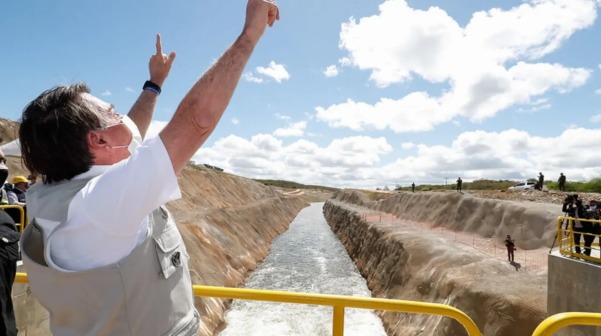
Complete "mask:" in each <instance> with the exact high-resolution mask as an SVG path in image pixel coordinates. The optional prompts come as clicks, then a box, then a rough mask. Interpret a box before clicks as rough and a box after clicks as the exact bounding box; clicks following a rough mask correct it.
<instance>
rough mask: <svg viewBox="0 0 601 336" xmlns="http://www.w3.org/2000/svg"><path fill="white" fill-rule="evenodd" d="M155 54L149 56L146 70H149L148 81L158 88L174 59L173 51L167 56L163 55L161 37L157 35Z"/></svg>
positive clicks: (161, 84) (165, 77)
mask: <svg viewBox="0 0 601 336" xmlns="http://www.w3.org/2000/svg"><path fill="white" fill-rule="evenodd" d="M156 48H157V52H156V54H154V55H152V56H150V61H149V62H148V68H149V69H150V80H151V81H152V82H153V83H155V84H157V85H158V86H163V83H164V82H165V79H167V76H168V75H169V71H170V70H171V65H172V64H173V60H174V59H175V51H172V52H171V54H169V56H167V55H165V54H163V46H162V45H161V35H159V34H157V42H156Z"/></svg>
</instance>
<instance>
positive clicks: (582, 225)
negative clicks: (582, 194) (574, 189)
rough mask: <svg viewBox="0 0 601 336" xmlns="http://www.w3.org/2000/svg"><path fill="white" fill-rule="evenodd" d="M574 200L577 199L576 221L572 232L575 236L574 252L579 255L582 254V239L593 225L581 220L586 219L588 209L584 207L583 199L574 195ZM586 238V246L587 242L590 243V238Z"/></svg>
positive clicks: (575, 208) (575, 207)
mask: <svg viewBox="0 0 601 336" xmlns="http://www.w3.org/2000/svg"><path fill="white" fill-rule="evenodd" d="M574 199H575V206H574V218H575V219H574V221H573V227H572V232H573V235H574V250H575V252H576V253H577V254H580V253H581V251H582V250H581V245H580V239H581V238H582V236H583V234H584V233H587V232H589V231H590V229H589V227H590V226H591V223H590V222H587V221H584V220H580V219H586V209H585V208H584V205H583V204H582V199H580V198H578V197H577V195H574ZM586 236H587V235H584V243H585V245H586V242H587V241H588V238H587V237H586ZM589 246H590V245H589ZM589 251H590V249H589Z"/></svg>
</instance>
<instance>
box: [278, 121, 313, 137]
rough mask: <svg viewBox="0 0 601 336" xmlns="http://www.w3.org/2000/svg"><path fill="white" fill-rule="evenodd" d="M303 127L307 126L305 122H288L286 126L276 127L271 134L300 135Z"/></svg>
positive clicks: (302, 133)
mask: <svg viewBox="0 0 601 336" xmlns="http://www.w3.org/2000/svg"><path fill="white" fill-rule="evenodd" d="M305 128H307V122H306V121H299V122H296V123H290V124H289V125H288V127H285V128H278V129H276V130H275V131H274V132H273V135H274V136H277V137H300V136H303V135H304V133H305Z"/></svg>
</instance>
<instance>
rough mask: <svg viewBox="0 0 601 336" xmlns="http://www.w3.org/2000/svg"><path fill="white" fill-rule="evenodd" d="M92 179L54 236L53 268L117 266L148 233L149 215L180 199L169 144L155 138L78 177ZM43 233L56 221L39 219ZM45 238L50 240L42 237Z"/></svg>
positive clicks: (77, 196)
mask: <svg viewBox="0 0 601 336" xmlns="http://www.w3.org/2000/svg"><path fill="white" fill-rule="evenodd" d="M90 177H92V179H91V180H90V181H89V182H88V183H87V184H86V185H85V187H84V188H83V189H82V190H80V191H79V192H78V193H77V194H76V195H75V197H74V198H73V200H72V201H71V203H70V204H69V211H68V215H67V220H66V222H65V223H64V224H63V225H61V226H60V227H59V228H58V229H57V230H56V232H54V233H52V236H51V240H52V244H50V248H51V250H50V251H49V253H50V255H51V257H52V260H53V261H54V264H55V266H57V267H59V268H61V269H63V270H65V271H83V270H89V269H93V268H97V267H102V266H106V265H110V264H113V263H116V262H119V261H120V260H121V259H123V258H124V257H126V256H128V255H129V254H130V253H131V251H132V250H133V249H134V248H135V247H136V246H138V245H139V244H140V243H141V242H142V241H143V240H144V239H145V238H146V237H147V235H148V220H149V219H148V216H149V214H150V213H152V211H153V210H154V209H156V208H158V207H159V206H161V205H163V204H165V203H166V202H169V201H172V200H176V199H179V198H181V192H180V189H179V185H178V182H177V176H176V175H175V172H174V171H173V166H172V164H171V160H170V158H169V155H168V153H167V150H166V149H165V145H164V144H163V142H162V141H161V139H160V138H159V137H158V136H157V137H155V138H152V139H148V140H146V141H145V142H144V143H143V144H142V145H141V146H139V147H138V148H137V149H136V150H135V151H134V153H133V154H132V156H131V157H130V158H128V159H126V160H123V161H121V162H119V163H117V164H114V165H112V166H93V167H92V168H91V169H90V170H89V171H87V172H85V173H83V174H81V175H78V176H75V177H74V179H84V178H90ZM36 221H37V223H38V225H40V226H41V228H42V230H43V232H44V234H45V235H46V234H49V233H50V232H52V231H53V230H54V229H55V228H56V227H57V224H58V223H56V222H53V221H50V220H46V219H44V218H36ZM44 238H47V237H44Z"/></svg>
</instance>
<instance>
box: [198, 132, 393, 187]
mask: <svg viewBox="0 0 601 336" xmlns="http://www.w3.org/2000/svg"><path fill="white" fill-rule="evenodd" d="M391 150H392V147H391V146H390V145H389V144H388V143H387V142H386V139H384V138H371V137H365V136H359V137H349V138H343V139H335V140H333V141H332V142H331V143H330V144H328V145H327V146H325V147H320V146H318V145H317V144H316V143H314V142H311V141H307V140H305V139H299V140H297V141H296V142H294V143H291V144H289V145H287V146H284V145H283V143H282V141H281V140H279V139H277V138H276V137H274V136H273V135H268V134H258V135H255V136H253V137H252V138H251V139H249V140H247V139H244V138H241V137H238V136H235V135H230V136H227V137H225V138H222V139H219V140H217V141H216V142H215V144H214V145H213V146H212V147H210V148H201V149H200V150H199V151H198V152H197V153H196V155H195V156H194V158H193V159H194V160H195V161H196V162H201V163H205V162H206V163H211V164H214V165H216V166H219V167H222V168H224V169H226V170H228V171H232V172H233V173H234V174H239V175H242V176H246V177H252V178H283V179H287V180H291V181H298V182H301V183H303V182H304V183H321V184H323V185H333V184H334V183H335V184H337V185H338V184H346V183H348V181H352V184H354V185H358V184H359V183H362V182H361V181H358V180H355V179H356V178H358V177H361V176H362V173H361V171H362V170H363V169H366V168H369V167H370V166H373V165H375V164H377V163H378V162H380V156H381V155H384V154H387V153H389V152H390V151H391ZM363 178H367V177H361V179H363ZM335 181H336V182H335Z"/></svg>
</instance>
